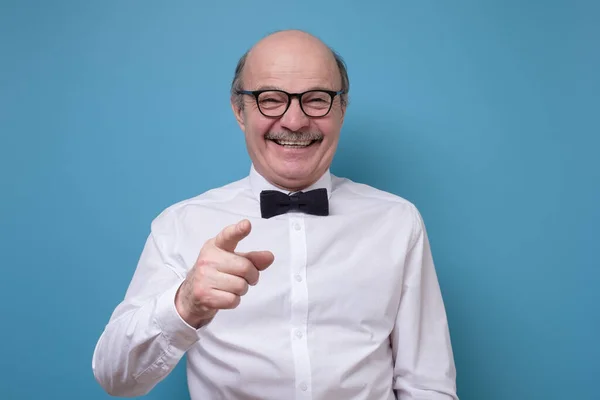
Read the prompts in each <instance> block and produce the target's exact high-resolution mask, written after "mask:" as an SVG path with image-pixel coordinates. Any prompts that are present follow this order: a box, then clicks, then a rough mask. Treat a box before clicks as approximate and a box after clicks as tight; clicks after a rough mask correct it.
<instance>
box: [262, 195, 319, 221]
mask: <svg viewBox="0 0 600 400" xmlns="http://www.w3.org/2000/svg"><path fill="white" fill-rule="evenodd" d="M292 210H294V211H299V212H303V213H306V214H313V215H329V201H328V199H327V189H315V190H309V191H308V192H297V193H293V194H290V195H287V194H285V193H282V192H279V191H277V190H263V191H262V192H260V212H261V214H262V217H263V218H271V217H274V216H276V215H279V214H285V213H287V212H288V211H292Z"/></svg>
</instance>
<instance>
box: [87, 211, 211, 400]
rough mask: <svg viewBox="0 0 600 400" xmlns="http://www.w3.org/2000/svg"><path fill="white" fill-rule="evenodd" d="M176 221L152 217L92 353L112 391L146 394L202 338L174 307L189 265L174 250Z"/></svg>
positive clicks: (95, 366)
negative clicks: (126, 282)
mask: <svg viewBox="0 0 600 400" xmlns="http://www.w3.org/2000/svg"><path fill="white" fill-rule="evenodd" d="M176 243H177V221H176V220H175V218H174V216H172V215H170V213H168V212H164V213H163V214H161V215H160V216H159V217H158V218H156V219H155V220H154V221H153V223H152V229H151V233H150V235H149V236H148V239H147V241H146V244H145V246H144V249H143V251H142V254H141V256H140V259H139V262H138V265H137V268H136V270H135V273H134V276H133V278H132V280H131V283H130V285H129V288H128V289H127V293H126V294H125V298H124V299H123V301H122V302H121V303H120V304H119V305H118V306H117V307H116V309H115V310H114V312H113V314H112V316H111V318H110V320H109V322H108V324H107V325H106V327H105V329H104V332H103V333H102V335H101V336H100V339H99V340H98V343H97V344H96V348H95V350H94V355H93V358H92V369H93V372H94V376H95V378H96V380H97V381H98V383H99V384H100V385H101V386H102V387H103V388H104V389H105V390H106V391H107V392H108V393H109V394H111V395H114V396H125V397H133V396H142V395H144V394H146V393H148V392H149V391H150V390H151V389H152V388H153V387H154V386H156V384H157V383H159V382H160V381H161V380H162V379H164V378H165V377H166V376H167V375H168V374H169V373H170V372H171V371H172V370H173V368H175V366H176V365H177V363H178V362H179V360H180V359H181V358H182V357H183V355H184V354H185V352H186V351H187V350H188V349H189V348H190V347H191V346H192V345H193V344H194V343H196V342H197V341H198V340H199V333H200V331H201V330H202V328H201V329H200V330H196V329H194V328H193V327H191V326H189V325H188V324H187V323H186V322H185V321H184V320H183V319H182V318H181V317H180V315H179V313H178V312H177V310H176V308H175V294H176V292H177V290H178V288H179V286H180V285H181V283H182V282H183V280H184V279H185V275H186V274H187V267H186V266H185V265H184V264H183V261H182V260H181V258H180V257H178V256H177V255H176V252H175V245H176Z"/></svg>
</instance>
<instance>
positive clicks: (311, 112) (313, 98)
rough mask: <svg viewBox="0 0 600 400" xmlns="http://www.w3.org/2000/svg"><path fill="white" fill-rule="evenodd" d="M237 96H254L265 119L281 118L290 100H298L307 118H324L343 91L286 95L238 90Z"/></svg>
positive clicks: (312, 91) (285, 93) (279, 92)
mask: <svg viewBox="0 0 600 400" xmlns="http://www.w3.org/2000/svg"><path fill="white" fill-rule="evenodd" d="M236 93H237V94H246V95H250V96H254V98H255V99H256V105H257V106H258V110H259V111H260V112H261V114H262V115H264V116H265V117H281V116H282V115H283V114H285V112H286V111H287V110H288V108H290V104H291V103H292V99H293V98H294V97H297V98H298V102H299V103H300V109H301V110H302V112H304V114H306V115H307V116H309V117H324V116H326V115H327V114H328V113H329V111H330V110H331V106H332V105H333V99H334V98H335V96H337V95H339V94H342V93H344V91H343V90H340V91H337V92H335V91H333V90H309V91H306V92H303V93H288V92H285V91H283V90H272V89H268V90H238V91H237V92H236Z"/></svg>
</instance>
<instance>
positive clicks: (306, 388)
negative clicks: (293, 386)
mask: <svg viewBox="0 0 600 400" xmlns="http://www.w3.org/2000/svg"><path fill="white" fill-rule="evenodd" d="M300 390H302V391H303V392H306V391H307V390H308V385H307V384H306V383H305V382H302V383H301V384H300Z"/></svg>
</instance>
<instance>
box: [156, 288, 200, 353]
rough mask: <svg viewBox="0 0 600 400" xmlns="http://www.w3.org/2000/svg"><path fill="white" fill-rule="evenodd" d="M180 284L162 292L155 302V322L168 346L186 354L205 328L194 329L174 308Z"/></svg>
mask: <svg viewBox="0 0 600 400" xmlns="http://www.w3.org/2000/svg"><path fill="white" fill-rule="evenodd" d="M180 285H181V282H179V283H177V284H176V285H175V286H173V287H172V288H170V289H169V290H167V291H166V292H164V293H163V294H162V295H160V297H159V298H158V300H157V302H156V322H157V324H158V326H159V328H160V330H161V332H162V333H163V335H164V336H165V337H166V339H167V341H168V342H169V345H170V346H173V347H175V348H176V349H178V350H180V351H182V352H186V351H187V350H188V349H189V348H190V347H192V345H193V344H194V343H196V342H197V341H198V340H199V339H200V336H199V334H200V333H201V332H202V331H203V330H204V328H205V327H201V328H200V329H195V328H194V327H192V326H191V325H189V324H188V323H187V322H185V321H184V320H183V318H181V315H179V313H178V312H177V308H176V307H175V295H176V294H177V290H178V289H179V286H180Z"/></svg>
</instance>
